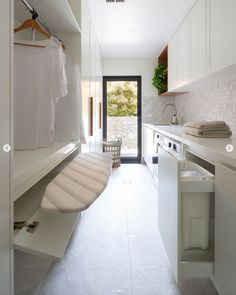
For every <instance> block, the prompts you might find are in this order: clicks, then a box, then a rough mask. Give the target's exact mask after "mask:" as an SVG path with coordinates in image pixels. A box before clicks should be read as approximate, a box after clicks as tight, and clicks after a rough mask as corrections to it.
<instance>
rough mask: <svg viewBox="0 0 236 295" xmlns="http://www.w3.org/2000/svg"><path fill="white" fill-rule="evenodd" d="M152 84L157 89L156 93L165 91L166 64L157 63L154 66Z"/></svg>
mask: <svg viewBox="0 0 236 295" xmlns="http://www.w3.org/2000/svg"><path fill="white" fill-rule="evenodd" d="M152 85H153V86H154V87H156V88H157V89H158V94H159V95H161V94H162V93H165V92H166V91H167V66H166V65H164V64H159V65H157V66H156V67H155V72H154V76H153V79H152Z"/></svg>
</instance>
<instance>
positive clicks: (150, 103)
mask: <svg viewBox="0 0 236 295" xmlns="http://www.w3.org/2000/svg"><path fill="white" fill-rule="evenodd" d="M167 103H172V104H174V103H175V99H174V97H161V96H155V97H150V96H144V97H143V98H142V119H143V123H170V122H171V121H172V117H173V114H174V113H175V109H174V108H173V107H171V106H170V107H168V108H166V110H165V113H164V114H163V110H164V107H165V105H166V104H167ZM150 114H151V115H152V117H148V115H150Z"/></svg>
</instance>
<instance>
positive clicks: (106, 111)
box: [103, 76, 142, 163]
mask: <svg viewBox="0 0 236 295" xmlns="http://www.w3.org/2000/svg"><path fill="white" fill-rule="evenodd" d="M141 83H142V79H141V76H104V77H103V138H104V139H106V140H117V139H118V138H121V139H122V149H121V161H122V163H140V162H141V111H142V110H141Z"/></svg>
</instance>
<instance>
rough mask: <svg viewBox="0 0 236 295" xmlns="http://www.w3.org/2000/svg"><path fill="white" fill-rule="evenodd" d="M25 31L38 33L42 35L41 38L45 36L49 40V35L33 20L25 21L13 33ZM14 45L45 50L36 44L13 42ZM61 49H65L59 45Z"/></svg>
mask: <svg viewBox="0 0 236 295" xmlns="http://www.w3.org/2000/svg"><path fill="white" fill-rule="evenodd" d="M26 29H33V30H35V31H37V32H39V33H40V34H42V35H43V36H45V37H46V38H48V39H49V38H51V35H50V34H49V33H48V32H47V31H45V30H43V29H42V28H41V27H40V25H39V24H38V23H37V21H36V20H35V19H33V18H32V19H27V20H25V21H24V22H23V23H22V24H21V25H20V26H19V27H17V28H15V29H14V33H17V32H20V31H24V30H26ZM14 44H17V45H23V46H30V47H41V48H45V46H43V45H37V44H27V43H20V42H15V43H14ZM61 45H62V47H63V49H65V46H64V45H63V44H62V43H61Z"/></svg>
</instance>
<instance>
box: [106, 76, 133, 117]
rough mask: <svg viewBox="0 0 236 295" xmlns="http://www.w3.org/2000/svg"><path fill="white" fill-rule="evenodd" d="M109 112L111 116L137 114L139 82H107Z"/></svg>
mask: <svg viewBox="0 0 236 295" xmlns="http://www.w3.org/2000/svg"><path fill="white" fill-rule="evenodd" d="M107 114H108V116H109V117H130V116H137V82H132V81H131V82H130V81H124V82H123V81H122V82H108V83H107Z"/></svg>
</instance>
